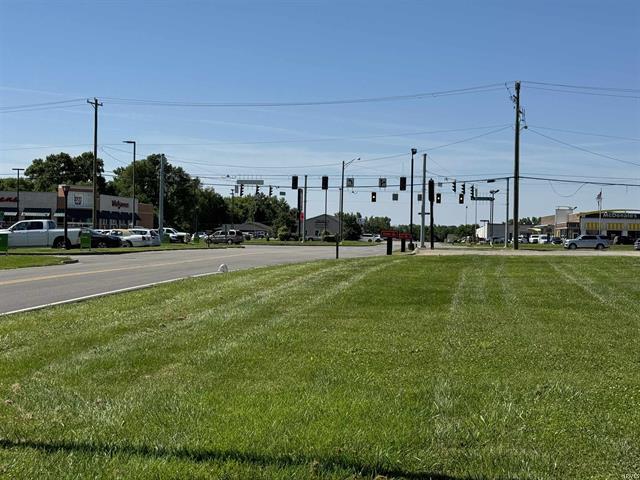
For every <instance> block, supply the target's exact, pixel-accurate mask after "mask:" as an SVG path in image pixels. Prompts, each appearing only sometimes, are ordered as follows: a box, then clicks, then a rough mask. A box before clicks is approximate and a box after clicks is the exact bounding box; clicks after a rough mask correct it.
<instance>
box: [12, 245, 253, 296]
mask: <svg viewBox="0 0 640 480" xmlns="http://www.w3.org/2000/svg"><path fill="white" fill-rule="evenodd" d="M259 253H260V252H254V253H235V254H233V255H225V256H218V257H208V258H197V259H192V260H180V261H179V262H165V263H152V264H149V265H136V266H131V267H118V268H105V269H102V270H91V271H88V272H70V273H60V274H56V275H41V276H39V277H29V278H20V279H17V280H5V281H3V282H0V287H1V286H5V285H15V284H18V283H28V282H39V281H42V280H51V279H53V278H66V277H79V276H82V275H95V274H98V273H107V272H121V271H125V270H137V269H140V268H154V267H166V266H169V265H182V264H184V263H195V262H203V261H206V260H218V259H224V258H230V257H240V256H247V255H258V254H259Z"/></svg>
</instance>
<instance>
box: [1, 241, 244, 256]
mask: <svg viewBox="0 0 640 480" xmlns="http://www.w3.org/2000/svg"><path fill="white" fill-rule="evenodd" d="M207 248H209V249H215V248H242V244H240V245H226V244H225V245H221V244H211V245H209V246H207V244H206V243H168V244H163V245H159V246H157V247H117V248H92V249H80V248H72V249H70V250H64V249H55V248H49V247H17V248H10V249H9V254H11V255H60V254H61V253H64V254H67V255H118V254H125V253H139V252H161V251H165V250H202V249H207Z"/></svg>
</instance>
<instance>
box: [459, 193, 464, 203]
mask: <svg viewBox="0 0 640 480" xmlns="http://www.w3.org/2000/svg"><path fill="white" fill-rule="evenodd" d="M458 203H464V195H463V194H462V193H461V194H459V195H458Z"/></svg>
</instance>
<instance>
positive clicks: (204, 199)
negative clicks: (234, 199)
mask: <svg viewBox="0 0 640 480" xmlns="http://www.w3.org/2000/svg"><path fill="white" fill-rule="evenodd" d="M196 195H197V206H198V208H197V222H196V225H193V230H194V231H195V230H196V229H197V230H199V231H202V230H213V229H215V228H216V227H218V226H220V225H222V224H223V223H227V222H228V221H229V219H230V215H229V214H230V212H229V208H228V205H227V203H226V202H225V199H224V198H223V197H222V195H220V194H219V193H216V192H215V191H214V190H213V189H212V188H204V189H199V190H197V192H196Z"/></svg>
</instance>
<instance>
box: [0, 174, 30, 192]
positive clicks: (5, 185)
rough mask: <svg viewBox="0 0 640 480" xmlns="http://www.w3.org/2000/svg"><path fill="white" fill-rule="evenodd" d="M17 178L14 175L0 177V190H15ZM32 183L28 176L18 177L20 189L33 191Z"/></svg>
mask: <svg viewBox="0 0 640 480" xmlns="http://www.w3.org/2000/svg"><path fill="white" fill-rule="evenodd" d="M17 185H18V179H17V178H15V177H7V178H0V191H3V190H4V191H8V192H14V191H16V190H17ZM33 189H34V185H33V182H32V181H31V180H29V179H28V178H22V177H20V191H21V192H33Z"/></svg>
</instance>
